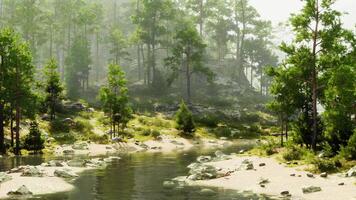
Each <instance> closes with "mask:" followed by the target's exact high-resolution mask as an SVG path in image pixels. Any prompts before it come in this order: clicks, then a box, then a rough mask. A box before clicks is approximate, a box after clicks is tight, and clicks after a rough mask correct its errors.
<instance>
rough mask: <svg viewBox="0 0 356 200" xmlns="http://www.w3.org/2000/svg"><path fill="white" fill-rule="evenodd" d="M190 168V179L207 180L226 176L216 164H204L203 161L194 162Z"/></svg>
mask: <svg viewBox="0 0 356 200" xmlns="http://www.w3.org/2000/svg"><path fill="white" fill-rule="evenodd" d="M188 168H189V169H190V170H189V174H190V175H189V176H188V179H189V180H193V181H196V180H206V179H213V178H219V177H222V176H224V174H223V173H221V172H220V171H221V169H218V168H216V167H214V166H211V165H207V164H203V163H193V164H190V165H189V166H188Z"/></svg>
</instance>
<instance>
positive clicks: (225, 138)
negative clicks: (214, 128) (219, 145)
mask: <svg viewBox="0 0 356 200" xmlns="http://www.w3.org/2000/svg"><path fill="white" fill-rule="evenodd" d="M220 140H228V138H227V137H220Z"/></svg>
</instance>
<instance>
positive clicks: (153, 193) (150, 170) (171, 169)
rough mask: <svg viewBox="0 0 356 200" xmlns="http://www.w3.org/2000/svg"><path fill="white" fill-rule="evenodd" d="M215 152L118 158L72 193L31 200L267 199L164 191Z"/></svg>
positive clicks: (5, 164)
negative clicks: (200, 158)
mask: <svg viewBox="0 0 356 200" xmlns="http://www.w3.org/2000/svg"><path fill="white" fill-rule="evenodd" d="M250 146H251V145H248V144H241V145H237V146H232V147H229V148H225V149H223V150H222V151H223V152H225V153H231V152H238V151H239V150H240V149H247V148H249V147H250ZM214 151H215V150H202V149H193V150H190V151H187V152H175V153H170V154H163V153H133V154H121V155H119V156H120V157H121V158H122V159H121V160H118V161H114V162H113V163H111V164H110V165H109V166H108V167H107V168H105V169H96V170H90V171H85V172H84V173H82V174H81V176H80V178H78V179H76V180H75V181H74V182H73V184H74V185H75V187H76V189H75V190H73V191H70V192H63V193H57V194H51V195H45V196H36V197H33V198H31V199H43V200H250V199H253V200H254V199H256V200H257V199H258V200H260V199H270V198H267V197H261V196H258V195H255V194H252V193H249V192H240V193H239V192H237V191H231V190H224V189H222V188H211V189H213V190H214V191H216V195H212V196H204V195H202V194H201V193H200V190H201V189H202V188H199V187H190V186H189V187H184V188H180V189H165V188H164V187H163V185H162V183H163V181H166V180H170V179H172V178H174V177H177V176H184V175H187V174H188V170H189V169H187V165H189V164H190V163H192V162H194V161H195V160H196V158H197V157H198V156H199V155H210V154H214ZM48 159H51V158H43V157H22V158H13V159H6V160H5V159H1V160H0V167H1V169H2V171H3V170H4V169H5V170H6V169H10V168H12V167H14V166H17V165H24V164H31V165H38V164H41V163H42V162H44V161H46V160H48Z"/></svg>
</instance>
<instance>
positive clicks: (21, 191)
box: [7, 185, 32, 195]
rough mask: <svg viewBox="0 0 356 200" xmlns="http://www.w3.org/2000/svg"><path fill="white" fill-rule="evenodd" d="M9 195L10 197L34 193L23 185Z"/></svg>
mask: <svg viewBox="0 0 356 200" xmlns="http://www.w3.org/2000/svg"><path fill="white" fill-rule="evenodd" d="M7 194H8V195H32V192H31V191H30V190H29V189H28V188H27V187H26V186H25V185H22V186H21V187H19V189H17V190H16V191H10V192H8V193H7Z"/></svg>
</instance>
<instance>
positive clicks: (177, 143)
mask: <svg viewBox="0 0 356 200" xmlns="http://www.w3.org/2000/svg"><path fill="white" fill-rule="evenodd" d="M171 143H172V144H174V145H178V146H184V143H183V142H178V141H176V140H172V141H171Z"/></svg>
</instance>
